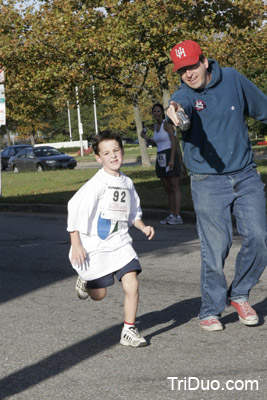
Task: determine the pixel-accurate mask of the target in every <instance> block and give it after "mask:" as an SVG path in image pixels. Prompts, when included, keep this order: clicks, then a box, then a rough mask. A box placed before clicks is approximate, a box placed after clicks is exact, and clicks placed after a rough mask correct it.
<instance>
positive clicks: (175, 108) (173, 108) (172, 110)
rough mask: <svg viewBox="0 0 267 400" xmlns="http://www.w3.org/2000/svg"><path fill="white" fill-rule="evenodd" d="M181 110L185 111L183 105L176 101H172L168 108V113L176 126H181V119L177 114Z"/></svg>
mask: <svg viewBox="0 0 267 400" xmlns="http://www.w3.org/2000/svg"><path fill="white" fill-rule="evenodd" d="M179 110H182V111H184V109H183V107H182V106H181V105H180V104H178V103H175V101H171V102H170V105H169V108H168V110H167V115H168V117H169V118H170V119H171V120H172V122H173V123H174V125H175V126H179V119H178V117H177V114H176V113H177V111H179Z"/></svg>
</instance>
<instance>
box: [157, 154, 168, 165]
mask: <svg viewBox="0 0 267 400" xmlns="http://www.w3.org/2000/svg"><path fill="white" fill-rule="evenodd" d="M157 160H158V164H159V166H160V167H161V168H165V167H166V154H165V153H162V154H158V155H157Z"/></svg>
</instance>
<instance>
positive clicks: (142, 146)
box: [133, 94, 151, 167]
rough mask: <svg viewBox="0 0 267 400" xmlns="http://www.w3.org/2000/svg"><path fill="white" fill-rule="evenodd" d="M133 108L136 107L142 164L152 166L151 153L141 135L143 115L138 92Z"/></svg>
mask: <svg viewBox="0 0 267 400" xmlns="http://www.w3.org/2000/svg"><path fill="white" fill-rule="evenodd" d="M133 109H134V120H135V126H136V131H137V137H138V140H139V147H140V152H141V159H142V166H143V167H151V162H150V159H149V155H148V152H147V147H146V142H145V140H144V139H143V138H142V137H141V132H142V129H143V123H142V117H141V113H140V108H139V104H138V97H137V94H135V96H134V99H133Z"/></svg>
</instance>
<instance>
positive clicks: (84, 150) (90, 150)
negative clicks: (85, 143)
mask: <svg viewBox="0 0 267 400" xmlns="http://www.w3.org/2000/svg"><path fill="white" fill-rule="evenodd" d="M92 152H93V149H92V147H88V149H87V150H86V149H83V154H84V155H85V156H88V154H91V153H92ZM77 154H78V156H80V155H81V150H79V151H78V152H77Z"/></svg>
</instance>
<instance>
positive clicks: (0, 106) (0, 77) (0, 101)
mask: <svg viewBox="0 0 267 400" xmlns="http://www.w3.org/2000/svg"><path fill="white" fill-rule="evenodd" d="M2 125H6V103H5V73H4V67H2V66H0V129H1V126H2ZM0 164H1V171H0V197H2V162H1V140H0Z"/></svg>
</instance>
